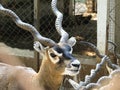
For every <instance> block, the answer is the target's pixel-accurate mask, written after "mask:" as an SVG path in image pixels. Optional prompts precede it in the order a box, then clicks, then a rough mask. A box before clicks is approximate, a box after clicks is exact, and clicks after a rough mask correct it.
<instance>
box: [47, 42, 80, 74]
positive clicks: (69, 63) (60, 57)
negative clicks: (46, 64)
mask: <svg viewBox="0 0 120 90" xmlns="http://www.w3.org/2000/svg"><path fill="white" fill-rule="evenodd" d="M48 56H49V59H50V61H51V62H52V63H53V64H54V65H55V69H56V70H58V71H60V72H61V75H70V76H74V75H76V74H78V73H79V70H80V62H79V60H77V59H76V58H75V57H74V56H73V55H72V47H71V46H70V45H68V44H62V45H56V46H54V47H52V48H50V49H49V50H48Z"/></svg>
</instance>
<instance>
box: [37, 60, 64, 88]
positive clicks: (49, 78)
mask: <svg viewBox="0 0 120 90" xmlns="http://www.w3.org/2000/svg"><path fill="white" fill-rule="evenodd" d="M47 63H49V65H48V64H47ZM36 79H39V84H40V85H42V86H43V87H44V88H45V90H58V88H59V87H60V85H61V83H62V80H63V76H62V75H60V74H59V73H58V71H56V70H54V65H51V64H50V62H48V61H47V60H43V62H42V64H41V67H40V71H39V72H38V74H37V77H36Z"/></svg>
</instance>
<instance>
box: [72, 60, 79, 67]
mask: <svg viewBox="0 0 120 90" xmlns="http://www.w3.org/2000/svg"><path fill="white" fill-rule="evenodd" d="M71 65H72V66H73V67H77V68H79V67H80V62H79V61H78V60H74V61H73V62H72V63H71Z"/></svg>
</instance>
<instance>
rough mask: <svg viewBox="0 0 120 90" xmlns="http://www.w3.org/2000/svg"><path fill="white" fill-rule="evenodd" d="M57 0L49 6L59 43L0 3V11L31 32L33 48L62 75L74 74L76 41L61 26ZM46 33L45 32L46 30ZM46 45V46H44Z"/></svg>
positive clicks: (75, 69) (76, 63)
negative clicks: (53, 17) (35, 41)
mask: <svg viewBox="0 0 120 90" xmlns="http://www.w3.org/2000/svg"><path fill="white" fill-rule="evenodd" d="M56 4H57V0H52V3H51V6H52V10H53V12H54V14H55V15H56V16H57V18H56V22H55V26H56V30H57V32H58V33H59V35H60V36H61V38H60V41H59V43H56V42H55V41H53V40H51V39H49V38H46V37H43V36H42V35H41V34H40V33H39V32H38V31H37V30H36V28H35V27H34V26H32V25H30V24H28V23H25V22H22V21H21V20H20V18H19V17H18V16H17V15H16V14H15V13H14V12H13V11H11V10H9V9H6V8H4V7H2V5H0V13H3V14H5V15H8V16H10V17H11V18H12V19H13V21H14V22H15V23H16V25H17V26H19V27H20V28H22V29H24V30H28V31H29V32H31V33H32V35H33V37H34V39H35V40H37V41H39V42H37V43H35V45H34V48H35V50H37V51H39V52H40V54H42V55H43V57H46V58H48V60H50V61H51V62H52V63H53V64H54V65H55V66H56V68H58V69H61V71H62V73H61V74H62V75H76V74H77V73H78V72H79V69H80V62H79V60H77V59H76V58H75V57H74V56H73V55H72V50H73V48H72V47H73V46H74V45H75V43H76V40H75V38H74V37H71V38H69V35H68V33H67V32H66V31H65V30H64V29H63V28H62V19H63V15H62V13H61V12H59V11H58V9H57V8H56ZM46 33H47V32H46ZM42 45H44V46H48V48H44V47H43V46H42Z"/></svg>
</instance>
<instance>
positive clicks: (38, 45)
mask: <svg viewBox="0 0 120 90" xmlns="http://www.w3.org/2000/svg"><path fill="white" fill-rule="evenodd" d="M33 48H34V49H35V50H36V51H37V52H43V51H44V46H42V44H41V43H40V42H39V41H35V42H34V45H33Z"/></svg>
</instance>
